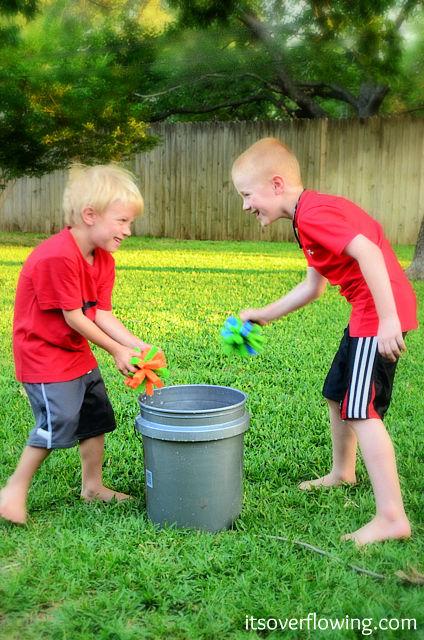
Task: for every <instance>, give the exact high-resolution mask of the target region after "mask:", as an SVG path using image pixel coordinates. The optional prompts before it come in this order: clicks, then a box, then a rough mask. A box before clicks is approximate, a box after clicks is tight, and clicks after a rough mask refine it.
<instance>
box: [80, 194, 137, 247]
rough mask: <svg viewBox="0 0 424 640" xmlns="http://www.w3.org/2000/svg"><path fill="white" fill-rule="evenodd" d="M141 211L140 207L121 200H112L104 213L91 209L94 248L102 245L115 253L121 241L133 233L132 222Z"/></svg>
mask: <svg viewBox="0 0 424 640" xmlns="http://www.w3.org/2000/svg"><path fill="white" fill-rule="evenodd" d="M138 213H139V207H138V206H137V205H136V204H133V203H123V202H121V201H120V200H115V201H114V202H111V204H109V205H108V206H107V207H106V209H105V210H104V211H103V212H102V213H97V212H96V211H95V210H91V213H90V219H91V224H90V241H91V244H92V247H93V249H94V248H95V247H100V248H101V249H104V250H105V251H109V253H113V252H114V251H116V250H117V249H119V247H120V246H121V242H122V241H123V240H124V239H125V238H128V237H129V236H130V235H131V224H132V223H133V222H134V219H135V218H136V216H137V215H138Z"/></svg>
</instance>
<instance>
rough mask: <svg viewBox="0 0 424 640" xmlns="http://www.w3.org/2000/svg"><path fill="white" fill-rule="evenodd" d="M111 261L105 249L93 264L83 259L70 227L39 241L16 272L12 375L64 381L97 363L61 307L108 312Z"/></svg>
mask: <svg viewBox="0 0 424 640" xmlns="http://www.w3.org/2000/svg"><path fill="white" fill-rule="evenodd" d="M114 279H115V262H114V259H113V258H112V256H111V254H110V253H108V252H107V251H104V250H103V249H100V248H96V249H95V251H94V261H93V264H89V263H88V262H87V261H86V260H85V258H84V257H83V255H82V253H81V251H80V249H79V247H78V245H77V243H76V241H75V239H74V237H73V236H72V234H71V232H70V229H68V228H67V229H63V230H62V231H61V232H60V233H57V234H56V235H54V236H51V237H50V238H48V240H45V241H44V242H42V243H41V244H40V245H39V246H38V247H36V248H35V249H34V251H33V252H32V253H31V254H30V256H29V257H28V259H27V260H26V262H25V264H24V266H23V268H22V271H21V273H20V276H19V281H18V286H17V290H16V299H15V311H14V321H13V351H14V358H15V370H16V378H17V379H18V380H20V381H21V382H46V383H47V382H66V381H68V380H73V379H74V378H78V377H79V376H82V375H84V374H85V373H87V372H88V371H90V370H91V369H93V368H95V367H96V366H97V362H96V359H95V357H94V355H93V353H92V351H91V349H90V346H89V344H88V342H87V340H86V339H85V338H84V337H83V336H82V335H81V334H79V333H78V332H77V331H75V330H74V329H71V327H70V326H69V325H68V324H67V323H66V321H65V318H64V316H63V313H62V310H64V311H72V310H73V309H82V311H83V313H84V314H85V315H86V316H87V317H88V318H90V320H93V321H94V320H95V317H96V309H103V310H105V311H110V310H111V308H112V304H111V298H112V289H113V283H114Z"/></svg>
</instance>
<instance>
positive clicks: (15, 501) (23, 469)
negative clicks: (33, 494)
mask: <svg viewBox="0 0 424 640" xmlns="http://www.w3.org/2000/svg"><path fill="white" fill-rule="evenodd" d="M50 451H51V449H41V448H39V447H31V446H26V447H25V449H24V450H23V452H22V456H21V458H20V460H19V462H18V465H17V467H16V469H15V472H14V473H13V474H12V475H11V476H10V478H9V480H8V481H7V484H6V486H5V487H4V488H3V489H2V490H1V491H0V516H1V517H2V518H4V519H5V520H10V522H14V523H15V524H25V522H26V518H27V511H26V500H27V495H28V490H29V487H30V484H31V480H32V478H33V476H34V474H35V472H36V471H37V469H38V468H39V466H40V465H41V464H42V462H43V461H44V460H45V459H46V458H47V456H48V455H49V453H50Z"/></svg>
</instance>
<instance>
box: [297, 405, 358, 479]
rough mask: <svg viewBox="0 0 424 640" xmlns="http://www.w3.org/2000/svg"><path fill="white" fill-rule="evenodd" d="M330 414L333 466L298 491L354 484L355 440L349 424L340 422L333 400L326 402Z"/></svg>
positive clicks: (336, 406)
mask: <svg viewBox="0 0 424 640" xmlns="http://www.w3.org/2000/svg"><path fill="white" fill-rule="evenodd" d="M327 402H328V409H329V412H330V424H331V438H332V444H333V465H332V468H331V471H330V473H328V474H327V475H325V476H323V477H322V478H316V479H314V480H305V482H301V483H300V485H299V489H302V490H308V489H312V488H313V487H321V486H322V487H332V486H336V485H339V484H342V483H345V482H348V483H350V484H355V482H356V474H355V467H356V443H357V438H356V435H355V432H354V430H353V429H352V427H351V425H350V424H349V422H346V421H344V420H341V418H340V406H339V403H338V402H335V401H334V400H327Z"/></svg>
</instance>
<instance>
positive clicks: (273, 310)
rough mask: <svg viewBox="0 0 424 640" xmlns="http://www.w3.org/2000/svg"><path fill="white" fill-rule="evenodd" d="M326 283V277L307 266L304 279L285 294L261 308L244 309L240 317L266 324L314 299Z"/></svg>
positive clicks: (244, 319) (321, 291)
mask: <svg viewBox="0 0 424 640" xmlns="http://www.w3.org/2000/svg"><path fill="white" fill-rule="evenodd" d="M326 285H327V279H326V278H324V276H322V275H321V274H319V273H318V271H316V270H315V269H314V268H313V267H308V268H307V270H306V278H305V280H304V281H303V282H301V283H300V284H298V285H297V286H296V287H294V289H292V290H291V291H290V292H289V293H288V294H287V295H285V296H283V297H282V298H280V299H279V300H276V301H275V302H271V304H268V305H266V306H265V307H262V308H261V309H246V310H244V311H241V313H240V318H241V320H243V322H246V321H247V320H251V321H252V322H257V323H258V324H262V325H264V324H267V323H268V322H272V320H277V319H278V318H281V317H283V316H286V315H287V314H289V313H291V312H292V311H296V309H300V307H304V306H305V305H306V304H308V303H309V302H312V301H313V300H316V299H317V298H319V296H320V295H322V294H323V293H324V290H325V287H326Z"/></svg>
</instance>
